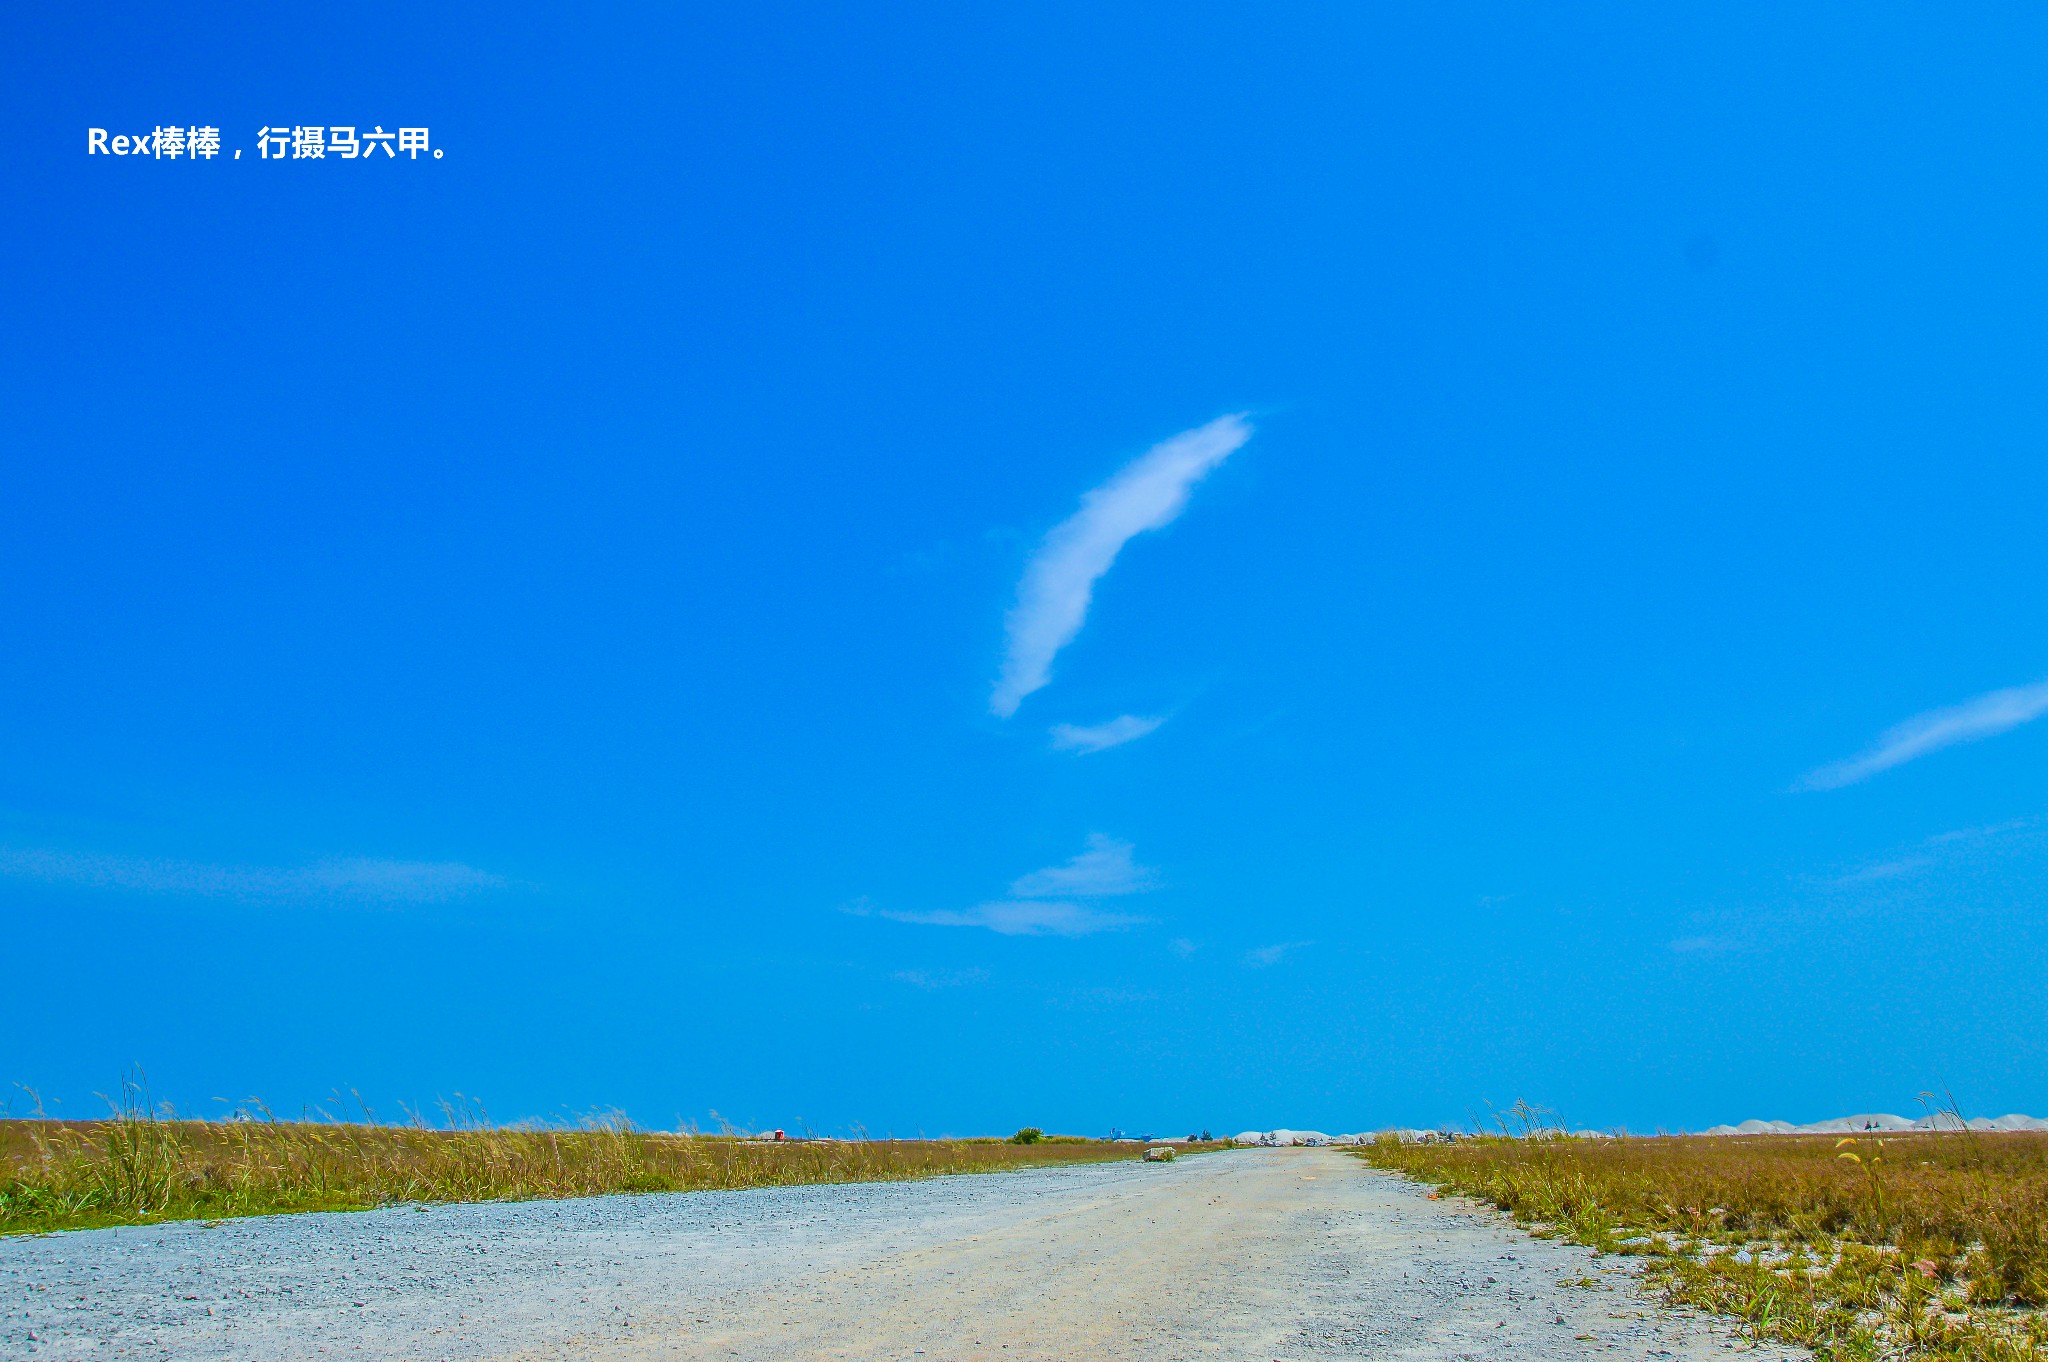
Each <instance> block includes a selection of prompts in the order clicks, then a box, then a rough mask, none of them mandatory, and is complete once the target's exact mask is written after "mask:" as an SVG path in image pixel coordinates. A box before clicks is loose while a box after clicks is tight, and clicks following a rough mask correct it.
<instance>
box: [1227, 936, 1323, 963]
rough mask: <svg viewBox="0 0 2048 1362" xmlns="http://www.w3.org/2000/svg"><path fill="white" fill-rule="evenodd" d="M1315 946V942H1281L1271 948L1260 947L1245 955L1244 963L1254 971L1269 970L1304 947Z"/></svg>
mask: <svg viewBox="0 0 2048 1362" xmlns="http://www.w3.org/2000/svg"><path fill="white" fill-rule="evenodd" d="M1314 944H1315V943H1314V942H1313V941H1281V942H1278V943H1276V944H1274V945H1271V946H1258V947H1255V948H1253V949H1251V950H1248V951H1246V952H1245V953H1244V962H1245V963H1246V964H1247V965H1250V966H1251V967H1252V968H1253V969H1269V968H1271V967H1272V966H1274V965H1277V964H1279V963H1280V962H1281V961H1282V960H1285V959H1286V958H1287V957H1288V956H1289V955H1292V954H1293V953H1294V952H1295V951H1298V950H1300V949H1301V948H1302V947H1303V946H1313V945H1314Z"/></svg>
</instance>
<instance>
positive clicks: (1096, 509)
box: [988, 415, 1252, 719]
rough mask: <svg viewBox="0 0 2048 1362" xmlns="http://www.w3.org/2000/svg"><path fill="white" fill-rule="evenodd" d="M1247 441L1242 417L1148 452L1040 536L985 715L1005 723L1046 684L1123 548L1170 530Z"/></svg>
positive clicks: (1020, 590)
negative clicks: (1201, 486)
mask: <svg viewBox="0 0 2048 1362" xmlns="http://www.w3.org/2000/svg"><path fill="white" fill-rule="evenodd" d="M1251 437H1252V428H1251V425H1250V423H1249V422H1247V421H1246V420H1245V419H1244V417H1243V416H1242V415H1236V416H1224V417H1220V418H1218V419H1217V420H1214V421H1211V422H1210V423H1209V424H1208V425H1206V426H1201V427H1198V428H1197V429H1194V430H1190V431H1185V432H1183V433H1181V434H1179V435H1176V436H1174V437H1173V438H1172V439H1170V440H1167V441H1166V442H1164V443H1163V444H1159V445H1155V446H1153V447H1152V449H1150V450H1149V451H1147V452H1146V453H1144V454H1142V455H1140V456H1139V457H1138V458H1136V459H1134V460H1132V461H1131V462H1130V463H1129V464H1127V465H1125V466H1124V468H1123V469H1122V470H1121V471H1119V472H1118V473H1117V474H1116V476H1115V477H1113V478H1111V479H1110V480H1109V481H1108V482H1105V483H1103V484H1102V485H1101V486H1100V487H1097V488H1095V489H1094V490H1092V491H1090V492H1088V493H1087V494H1086V495H1084V496H1083V497H1082V498H1081V509H1080V510H1078V511H1076V512H1074V514H1073V515H1071V516H1069V517H1067V518H1066V519H1065V520H1063V521H1061V522H1060V523H1059V524H1057V525H1055V526H1053V528H1052V529H1051V530H1050V531H1049V532H1048V533H1047V534H1046V536H1045V539H1044V541H1043V542H1042V543H1041V544H1039V546H1038V551H1037V552H1036V553H1034V554H1033V555H1032V557H1031V561H1030V563H1029V564H1027V565H1026V566H1025V569H1024V577H1023V580H1022V581H1020V582H1019V583H1018V584H1017V603H1016V604H1015V605H1014V606H1012V607H1011V609H1010V614H1009V618H1008V620H1007V621H1006V624H1007V631H1008V646H1007V650H1006V651H1005V653H1004V656H1003V669H1002V674H1001V676H1000V677H999V678H998V679H997V681H996V686H995V691H994V693H993V694H991V695H990V696H989V702H988V707H989V712H990V713H992V714H994V715H996V716H997V717H999V718H1004V719H1007V718H1009V717H1010V716H1011V715H1013V714H1015V713H1016V712H1017V706H1018V705H1020V704H1022V703H1023V701H1024V697H1025V696H1027V695H1029V694H1031V693H1032V692H1033V691H1035V690H1038V689H1039V688H1041V687H1042V686H1044V685H1045V684H1046V683H1047V682H1048V681H1050V680H1051V679H1052V661H1053V658H1054V657H1056V656H1057V655H1058V654H1059V651H1060V649H1062V648H1064V647H1066V646H1067V644H1069V643H1071V642H1072V641H1073V639H1074V636H1075V635H1076V634H1078V633H1080V632H1081V626H1082V625H1083V624H1084V623H1086V622H1087V619H1088V606H1089V603H1090V602H1091V601H1092V600H1093V599H1094V595H1095V583H1096V582H1097V581H1099V580H1101V578H1102V575H1103V574H1104V573H1105V572H1108V571H1109V569H1110V567H1111V566H1112V565H1114V564H1115V562H1116V556H1117V554H1118V553H1120V552H1122V551H1123V547H1124V545H1125V544H1127V543H1129V542H1130V541H1131V539H1132V538H1133V537H1134V536H1136V535H1139V534H1143V533H1144V532H1145V531H1147V530H1156V529H1159V528H1161V527H1163V526H1166V525H1170V524H1172V523H1173V521H1174V520H1175V518H1176V517H1178V516H1179V515H1180V513H1181V511H1182V510H1183V509H1184V508H1185V507H1186V506H1187V504H1188V494H1189V493H1190V492H1191V491H1192V490H1193V489H1194V486H1195V484H1196V483H1198V482H1200V481H1201V480H1202V479H1203V478H1204V477H1206V476H1207V475H1208V474H1209V472H1210V470H1212V469H1214V468H1215V467H1216V466H1217V465H1218V464H1220V463H1222V462H1223V461H1224V460H1225V459H1227V458H1229V457H1230V455H1231V454H1232V453H1233V452H1235V451H1236V450H1237V449H1238V448H1239V447H1240V446H1241V445H1243V444H1244V442H1245V441H1246V440H1249V439H1250V438H1251Z"/></svg>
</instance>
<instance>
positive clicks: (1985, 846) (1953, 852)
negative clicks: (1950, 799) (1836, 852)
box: [1823, 818, 2048, 889]
mask: <svg viewBox="0 0 2048 1362" xmlns="http://www.w3.org/2000/svg"><path fill="white" fill-rule="evenodd" d="M2044 821H2048V820H2043V819H2041V818H2013V819H2008V820H2007V821H2005V822H2003V823H1992V824H1988V825H1985V826H1981V827H1970V828H1955V829H1953V830H1951V831H1949V832H1942V833H1936V834H1935V835H1934V836H1932V837H1925V838H1922V839H1921V840H1920V841H1918V842H1916V843H1914V844H1913V845H1912V846H1910V847H1908V848H1906V849H1905V850H1903V851H1896V852H1894V853H1893V854H1891V855H1889V856H1886V857H1885V858H1884V859H1882V860H1878V861H1873V862H1871V863H1870V864H1868V865H1863V866H1859V867H1857V868H1856V869H1854V870H1851V871H1849V872H1847V873H1846V874H1842V875H1837V876H1835V877H1834V878H1832V879H1829V880H1826V881H1824V882H1823V883H1825V884H1826V885H1827V886H1828V887H1829V888H1834V889H1858V888H1862V887H1864V886H1867V885H1873V884H1883V883H1885V882H1886V881H1888V880H1900V879H1905V878H1906V877H1908V876H1913V875H1918V874H1920V873H1921V872H1922V871H1928V870H1933V869H1935V868H1937V867H1940V866H1943V865H1946V864H1953V863H1955V862H1957V861H1960V860H1967V859H1970V858H1973V857H1982V856H1986V855H1999V854H2003V853H2010V852H2012V851H2015V850H2019V849H2023V848H2025V847H2026V846H2028V845H2029V844H2038V842H2039V838H2040V831H2041V827H2042V824H2043V822H2044Z"/></svg>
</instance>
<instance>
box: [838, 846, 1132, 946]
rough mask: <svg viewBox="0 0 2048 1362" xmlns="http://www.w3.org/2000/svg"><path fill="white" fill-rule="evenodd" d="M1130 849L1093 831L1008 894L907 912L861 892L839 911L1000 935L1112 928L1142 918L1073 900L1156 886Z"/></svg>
mask: <svg viewBox="0 0 2048 1362" xmlns="http://www.w3.org/2000/svg"><path fill="white" fill-rule="evenodd" d="M1132 853H1133V848H1132V847H1131V844H1130V843H1129V842H1119V841H1117V840H1116V839H1115V838H1112V837H1104V836H1103V835H1102V834H1100V833H1096V834H1094V835H1092V836H1090V837H1089V839H1088V845H1087V847H1086V849H1085V850H1083V851H1082V852H1081V854H1080V855H1078V856H1076V857H1074V858H1073V859H1072V860H1069V861H1066V862H1064V863H1062V864H1060V865H1052V866H1047V867H1045V868H1044V869H1043V870H1034V871H1032V872H1031V873H1030V874H1028V875H1022V876H1019V877H1018V878H1017V879H1015V880H1013V881H1011V883H1010V892H1009V896H1008V897H1007V898H1000V899H992V900H990V901H989V902H987V903H978V904H976V905H975V906H974V907H972V908H942V909H935V910H933V911H930V912H911V911H908V910H905V909H898V908H877V907H875V906H874V904H873V903H871V902H870V901H869V900H868V899H866V898H865V897H863V898H858V899H855V900H853V901H852V902H851V903H845V904H841V905H840V908H839V911H840V912H842V913H850V914H852V915H853V916H855V917H879V918H887V919H888V920H889V921H891V922H914V923H917V924H919V925H921V926H925V927H985V928H987V929H988V930H989V931H992V932H1000V933H1001V934H1002V935H1004V936H1088V935H1090V934H1092V933H1095V932H1107V931H1114V930H1116V929H1117V928H1120V927H1133V926H1136V925H1137V924H1139V923H1141V922H1144V921H1145V920H1146V919H1144V918H1142V917H1137V916H1134V915H1132V914H1129V913H1118V912H1112V911H1110V910H1109V909H1107V908H1103V907H1101V906H1100V905H1099V904H1096V903H1085V902H1084V903H1077V902H1075V900H1076V899H1084V900H1095V899H1106V898H1119V897H1122V896H1124V895H1127V894H1142V893H1144V892H1146V891H1147V890H1150V889H1156V888H1157V887H1158V885H1159V877H1158V875H1157V874H1156V873H1155V872H1154V871H1152V870H1151V869H1150V868H1149V867H1147V866H1142V865H1139V864H1138V863H1137V860H1136V859H1135V857H1134V856H1133V854H1132Z"/></svg>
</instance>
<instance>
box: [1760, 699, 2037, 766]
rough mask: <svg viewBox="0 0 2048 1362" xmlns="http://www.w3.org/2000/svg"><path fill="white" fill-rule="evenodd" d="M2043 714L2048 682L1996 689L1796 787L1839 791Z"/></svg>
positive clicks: (1883, 739)
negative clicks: (1942, 750)
mask: <svg viewBox="0 0 2048 1362" xmlns="http://www.w3.org/2000/svg"><path fill="white" fill-rule="evenodd" d="M2043 714H2048V681H2037V682H2035V683H2034V684H2033V685H2031V686H2012V687H2009V688H2007V689H2005V690H1995V691H1992V692H1991V693H1990V694H1988V695H1980V696H1978V697H1977V698H1976V699H1974V700H1965V701H1964V702H1963V703H1962V704H1960V705H1951V706H1949V707H1948V708H1946V709H1930V710H1928V711H1927V712H1926V713H1924V714H1916V715H1914V716H1913V717H1912V718H1910V719H1908V720H1906V721H1905V722H1904V723H1901V724H1895V725H1893V726H1892V727H1891V728H1888V729H1886V730H1885V731H1884V732H1883V733H1882V734H1880V735H1879V736H1878V739H1877V741H1876V742H1875V743H1872V744H1871V746H1870V747H1869V749H1868V750H1866V751H1864V752H1861V753H1859V754H1858V755H1856V756H1853V757H1848V758H1845V759H1844V760H1842V761H1835V762H1829V763H1828V764H1827V765H1826V766H1822V767H1819V768H1818V769H1816V770H1813V771H1809V772H1807V773H1806V775H1804V776H1802V777H1801V778H1800V780H1799V784H1798V785H1797V787H1796V788H1798V789H1802V790H1838V789H1840V788H1841V787H1842V786H1844V785H1854V784H1856V783H1857V782H1858V781H1862V780H1868V779H1870V777H1872V776H1874V775H1876V774H1877V773H1878V772H1880V771H1888V770H1890V769H1891V768H1892V767H1894V766H1899V765H1903V764H1904V763H1906V762H1909V761H1912V760H1913V759H1914V758H1916V757H1924V756H1926V755H1927V754H1928V753H1929V752H1934V751H1939V750H1940V749H1941V748H1944V747H1949V746H1952V745H1954V744H1956V743H1959V742H1975V741H1977V740H1978V739H1980V738H1990V737H1995V736H1997V735H1998V734H2000V733H2004V732H2006V731H2007V730H2008V729H2013V728H2018V727H2019V726H2020V725H2021V724H2024V723H2030V722H2032V721H2033V720H2035V719H2038V718H2040V717H2041V715H2043Z"/></svg>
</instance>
